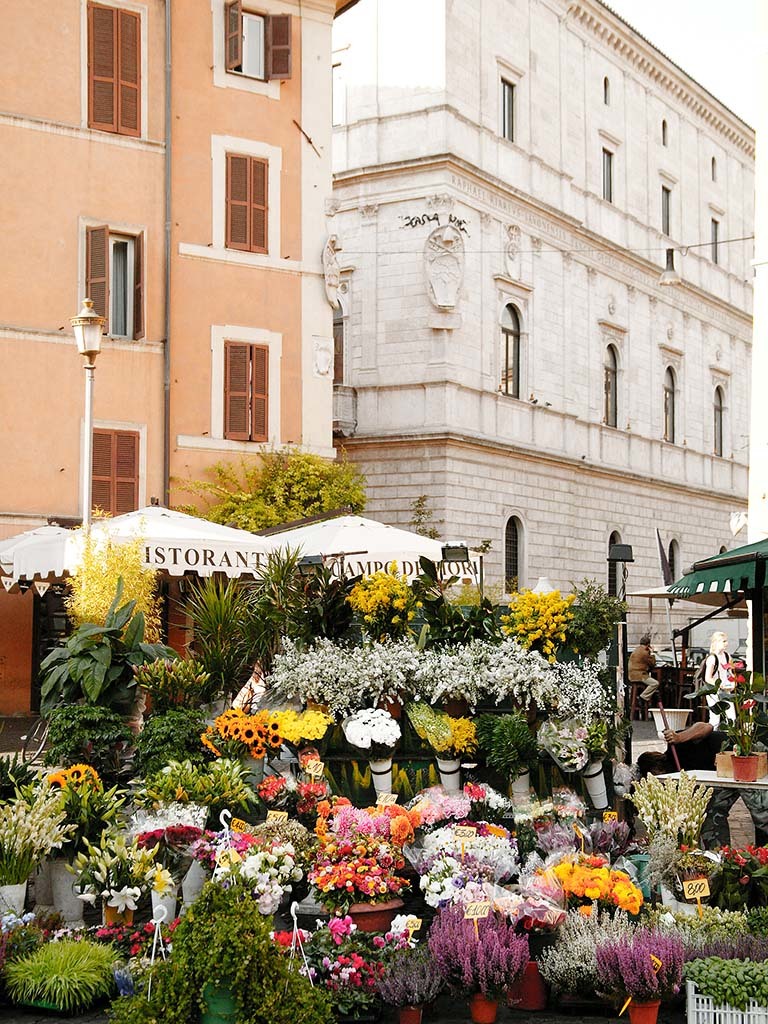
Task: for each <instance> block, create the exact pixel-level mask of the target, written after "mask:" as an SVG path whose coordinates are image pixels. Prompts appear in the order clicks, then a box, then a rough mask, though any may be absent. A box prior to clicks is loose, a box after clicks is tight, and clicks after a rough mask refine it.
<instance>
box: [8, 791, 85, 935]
mask: <svg viewBox="0 0 768 1024" xmlns="http://www.w3.org/2000/svg"><path fill="white" fill-rule="evenodd" d="M67 831H68V829H67V826H66V825H65V822H64V811H63V809H62V807H61V805H60V803H59V799H58V795H57V794H56V793H53V792H51V791H50V790H49V789H48V788H47V787H44V788H34V787H28V788H26V789H25V790H24V791H23V792H20V793H18V794H17V795H16V797H15V798H14V799H13V800H11V801H10V802H9V803H6V804H2V805H0V915H4V914H7V913H9V912H10V913H13V914H16V915H20V914H21V913H22V912H23V910H24V900H25V897H26V892H27V879H28V878H29V876H30V875H31V874H32V872H33V871H34V870H35V868H36V867H37V866H38V865H39V864H40V863H41V862H42V860H43V858H44V857H47V856H48V854H49V853H50V852H51V850H53V849H55V848H56V847H58V846H61V844H62V843H63V841H64V837H65V836H66V834H67Z"/></svg>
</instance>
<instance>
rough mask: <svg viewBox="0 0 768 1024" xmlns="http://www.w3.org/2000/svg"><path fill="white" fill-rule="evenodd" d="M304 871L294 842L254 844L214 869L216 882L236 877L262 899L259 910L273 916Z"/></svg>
mask: <svg viewBox="0 0 768 1024" xmlns="http://www.w3.org/2000/svg"><path fill="white" fill-rule="evenodd" d="M303 876H304V872H303V871H302V869H301V867H300V866H299V865H298V863H297V859H296V850H295V849H294V847H293V845H292V844H291V843H279V842H275V843H271V844H269V845H266V846H263V847H258V846H254V847H251V849H250V850H249V851H248V853H247V854H246V855H245V856H244V857H243V858H242V859H241V860H237V859H236V858H232V857H229V858H227V857H225V858H223V859H222V862H221V864H220V865H219V867H217V868H216V871H215V872H214V875H213V879H214V881H222V880H223V879H232V878H234V879H235V881H237V882H239V883H240V884H241V885H243V886H244V887H245V888H247V889H248V890H249V891H250V892H251V894H252V895H253V897H254V899H256V901H257V902H258V906H259V913H261V914H264V915H265V916H269V915H271V914H274V913H275V911H276V910H277V908H278V906H279V904H280V900H281V899H282V898H283V894H284V893H286V892H290V891H291V887H292V885H293V883H294V882H300V881H301V879H302V878H303Z"/></svg>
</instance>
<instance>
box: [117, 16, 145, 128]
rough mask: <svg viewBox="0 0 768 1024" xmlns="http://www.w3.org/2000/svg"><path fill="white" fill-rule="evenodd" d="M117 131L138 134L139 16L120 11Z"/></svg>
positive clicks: (139, 90) (139, 82)
mask: <svg viewBox="0 0 768 1024" xmlns="http://www.w3.org/2000/svg"><path fill="white" fill-rule="evenodd" d="M118 14H119V33H118V38H119V41H120V47H119V50H118V53H119V76H118V97H117V109H118V118H117V131H118V132H119V133H120V134H121V135H141V16H140V15H139V14H136V13H134V12H133V11H119V12H118Z"/></svg>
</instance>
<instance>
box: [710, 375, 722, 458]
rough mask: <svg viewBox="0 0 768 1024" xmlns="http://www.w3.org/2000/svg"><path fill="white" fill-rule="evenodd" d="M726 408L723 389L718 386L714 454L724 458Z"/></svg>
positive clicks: (716, 392)
mask: <svg viewBox="0 0 768 1024" xmlns="http://www.w3.org/2000/svg"><path fill="white" fill-rule="evenodd" d="M724 408H725V399H724V396H723V389H722V388H721V387H720V386H719V385H718V387H716V388H715V401H714V409H713V412H714V441H715V444H714V452H715V455H719V456H720V457H721V458H722V455H723V411H724Z"/></svg>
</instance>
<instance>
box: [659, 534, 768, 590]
mask: <svg viewBox="0 0 768 1024" xmlns="http://www.w3.org/2000/svg"><path fill="white" fill-rule="evenodd" d="M767 559H768V539H766V540H759V541H756V542H755V543H754V544H745V545H744V546H743V547H740V548H734V549H733V550H732V551H724V552H723V553H722V554H721V555H713V556H712V557H711V558H705V559H704V560H703V561H701V562H696V563H695V564H694V566H693V568H692V569H691V571H690V572H689V573H687V574H686V575H685V576H683V577H681V579H679V580H677V582H675V583H673V584H672V585H671V586H670V587H669V592H670V593H671V594H679V595H680V596H683V597H685V596H689V595H691V594H711V593H720V594H734V593H736V592H737V591H740V590H741V591H747V590H754V589H755V586H756V585H757V584H756V578H758V571H757V570H758V563H760V562H765V561H766V560H767ZM759 579H760V584H763V582H764V580H765V567H764V566H761V571H760V573H759Z"/></svg>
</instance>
